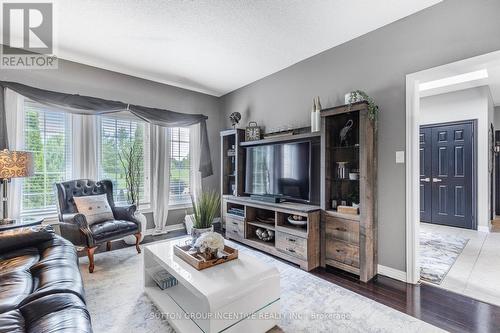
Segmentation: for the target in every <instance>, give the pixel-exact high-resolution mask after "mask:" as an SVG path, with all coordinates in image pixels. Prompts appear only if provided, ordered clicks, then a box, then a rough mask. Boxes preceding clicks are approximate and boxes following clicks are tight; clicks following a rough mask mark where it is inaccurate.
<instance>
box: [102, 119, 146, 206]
mask: <svg viewBox="0 0 500 333" xmlns="http://www.w3.org/2000/svg"><path fill="white" fill-rule="evenodd" d="M148 131H149V128H148V125H147V124H146V123H144V122H141V121H134V120H127V119H118V118H113V117H101V139H100V140H101V145H100V146H101V147H100V167H99V174H100V176H99V178H100V179H109V180H111V181H112V182H113V191H114V198H115V202H117V203H121V204H123V203H126V202H129V198H128V190H127V179H126V169H127V168H128V159H127V155H128V154H130V151H131V149H132V148H134V149H135V151H136V152H137V154H138V155H139V156H140V159H141V160H142V161H143V163H142V164H141V165H140V166H139V167H140V169H139V178H140V185H139V187H140V190H139V200H140V203H144V202H147V201H149V186H147V184H146V183H147V182H148V181H149V177H146V175H149V151H148V150H149V138H148V135H147V133H148ZM146 150H147V151H148V152H147V153H145V151H146Z"/></svg>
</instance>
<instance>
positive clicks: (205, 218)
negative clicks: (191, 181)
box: [191, 191, 220, 229]
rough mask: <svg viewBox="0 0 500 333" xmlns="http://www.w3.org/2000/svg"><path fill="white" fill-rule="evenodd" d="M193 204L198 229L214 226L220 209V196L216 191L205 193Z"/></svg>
mask: <svg viewBox="0 0 500 333" xmlns="http://www.w3.org/2000/svg"><path fill="white" fill-rule="evenodd" d="M191 200H192V202H193V211H194V221H193V227H194V228H196V229H206V228H210V227H211V226H212V222H213V221H214V218H215V217H216V216H217V214H218V212H219V209H220V195H219V193H217V192H215V191H210V192H203V193H202V194H201V196H200V197H199V198H198V200H196V201H195V200H194V199H193V198H191Z"/></svg>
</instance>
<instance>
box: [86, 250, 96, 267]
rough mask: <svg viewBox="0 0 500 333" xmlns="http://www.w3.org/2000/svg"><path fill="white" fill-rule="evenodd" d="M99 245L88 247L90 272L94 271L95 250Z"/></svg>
mask: <svg viewBox="0 0 500 333" xmlns="http://www.w3.org/2000/svg"><path fill="white" fill-rule="evenodd" d="M95 249H97V247H88V248H87V256H88V257H89V273H93V272H94V251H95Z"/></svg>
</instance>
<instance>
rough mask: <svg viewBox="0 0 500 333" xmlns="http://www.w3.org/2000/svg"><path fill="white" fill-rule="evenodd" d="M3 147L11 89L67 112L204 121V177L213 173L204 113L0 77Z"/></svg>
mask: <svg viewBox="0 0 500 333" xmlns="http://www.w3.org/2000/svg"><path fill="white" fill-rule="evenodd" d="M0 88H1V89H0V149H7V148H8V147H9V141H8V138H7V125H6V116H5V89H6V88H8V89H11V90H13V91H15V92H17V93H18V94H20V95H23V96H24V97H27V98H29V99H31V100H33V101H36V102H38V103H41V104H43V105H47V106H49V107H55V108H58V109H62V110H64V111H66V112H70V113H75V114H83V115H103V114H109V113H116V112H121V111H129V112H130V113H132V114H133V115H135V116H136V117H138V118H140V119H142V120H144V121H146V122H148V123H150V124H152V125H158V126H161V127H187V126H191V125H195V124H200V147H201V156H200V169H199V171H200V172H201V176H202V177H203V178H205V177H208V176H211V175H212V174H213V168H212V157H211V154H210V145H209V143H208V131H207V122H206V121H207V119H208V117H207V116H205V115H203V114H186V113H180V112H174V111H169V110H164V109H157V108H150V107H146V106H141V105H133V104H128V103H123V102H119V101H110V100H106V99H102V98H97V97H90V96H81V95H78V94H66V93H60V92H55V91H50V90H44V89H39V88H34V87H30V86H27V85H24V84H21V83H17V82H8V81H0Z"/></svg>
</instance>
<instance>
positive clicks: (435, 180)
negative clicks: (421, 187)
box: [432, 178, 443, 183]
mask: <svg viewBox="0 0 500 333" xmlns="http://www.w3.org/2000/svg"><path fill="white" fill-rule="evenodd" d="M432 181H433V182H434V183H440V182H442V181H443V180H442V179H439V178H432Z"/></svg>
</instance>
